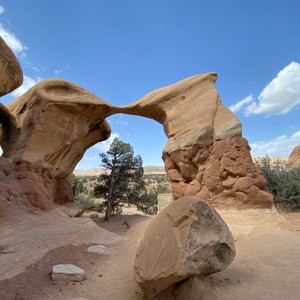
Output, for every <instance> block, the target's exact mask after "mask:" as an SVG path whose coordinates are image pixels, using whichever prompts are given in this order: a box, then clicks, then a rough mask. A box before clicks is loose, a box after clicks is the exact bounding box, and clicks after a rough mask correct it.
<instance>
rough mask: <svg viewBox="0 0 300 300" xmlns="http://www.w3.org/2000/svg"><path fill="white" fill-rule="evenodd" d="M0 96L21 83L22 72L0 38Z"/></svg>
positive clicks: (16, 60)
mask: <svg viewBox="0 0 300 300" xmlns="http://www.w3.org/2000/svg"><path fill="white" fill-rule="evenodd" d="M0 52H1V55H0V96H3V95H5V94H7V93H9V92H11V91H13V90H15V89H16V88H18V87H19V86H20V85H21V84H22V83H23V72H22V69H21V66H20V64H19V62H18V59H17V58H16V56H15V54H14V53H13V51H12V50H11V49H10V48H9V47H8V46H7V44H6V43H5V41H4V40H3V39H2V38H1V36H0Z"/></svg>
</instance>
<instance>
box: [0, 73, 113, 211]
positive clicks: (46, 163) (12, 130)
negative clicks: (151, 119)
mask: <svg viewBox="0 0 300 300" xmlns="http://www.w3.org/2000/svg"><path fill="white" fill-rule="evenodd" d="M1 109H2V110H1ZM0 110H1V112H2V115H6V116H7V117H6V118H5V119H3V120H2V125H1V135H0V136H1V146H2V149H3V154H2V158H1V164H0V177H1V179H2V180H1V182H0V195H1V196H2V197H1V198H3V197H4V198H5V199H7V200H9V201H10V203H7V202H6V201H3V202H2V205H0V212H1V206H2V211H4V210H5V209H3V207H4V206H6V207H7V206H9V207H10V206H11V205H17V203H24V206H25V207H26V206H27V207H33V208H34V209H42V210H47V209H50V208H51V207H53V204H54V202H55V203H59V204H62V203H64V202H69V201H73V196H72V192H71V186H70V184H69V182H68V180H67V178H68V176H69V175H70V174H72V172H73V170H74V168H75V166H76V164H77V163H78V162H79V161H80V159H81V158H82V156H83V155H84V153H85V151H86V149H88V148H89V147H90V146H92V145H94V144H95V143H97V142H99V141H103V140H106V139H107V138H108V137H109V136H110V127H109V125H108V123H107V122H106V121H105V119H104V116H106V115H108V113H109V112H110V110H111V106H110V105H109V104H107V103H106V102H105V101H104V100H102V99H101V98H99V97H97V96H95V95H93V94H92V93H90V92H88V91H86V90H85V89H83V88H81V87H79V86H77V85H75V84H73V83H70V82H68V81H65V80H60V79H51V80H46V81H44V82H41V83H39V84H37V85H35V86H34V87H33V88H31V89H30V90H28V91H27V92H26V93H25V94H23V95H22V96H21V97H19V98H17V99H15V100H14V101H12V102H11V103H9V104H8V105H7V107H4V106H3V107H0ZM18 206H20V205H18Z"/></svg>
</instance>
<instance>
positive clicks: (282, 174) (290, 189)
mask: <svg viewBox="0 0 300 300" xmlns="http://www.w3.org/2000/svg"><path fill="white" fill-rule="evenodd" d="M255 164H256V166H257V167H258V168H259V170H260V171H261V173H262V175H263V176H264V177H265V178H266V180H267V181H268V184H269V190H270V192H271V193H272V194H273V196H274V200H275V205H276V206H277V207H278V208H280V209H285V210H300V167H299V166H298V167H290V166H288V165H287V163H286V162H283V161H280V160H276V161H271V159H270V158H269V157H268V156H267V157H264V158H263V159H261V160H260V161H257V160H256V161H255Z"/></svg>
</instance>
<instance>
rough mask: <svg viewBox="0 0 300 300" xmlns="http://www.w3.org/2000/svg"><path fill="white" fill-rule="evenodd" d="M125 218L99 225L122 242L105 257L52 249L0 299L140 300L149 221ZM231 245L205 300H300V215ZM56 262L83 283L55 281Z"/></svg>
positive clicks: (0, 285) (0, 292) (2, 287)
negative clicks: (139, 272) (142, 244)
mask: <svg viewBox="0 0 300 300" xmlns="http://www.w3.org/2000/svg"><path fill="white" fill-rule="evenodd" d="M123 218H124V216H117V217H114V218H113V219H111V221H110V222H109V223H101V224H99V225H100V226H102V227H104V229H109V230H110V231H112V232H114V233H116V234H119V235H121V236H122V237H124V238H125V240H123V241H121V242H118V243H117V244H115V245H114V246H112V247H110V254H109V255H100V254H91V253H87V252H86V249H87V245H82V246H64V247H60V248H57V249H55V250H52V251H50V252H49V253H48V254H47V255H45V256H44V257H43V258H41V259H40V260H39V261H37V262H36V263H35V264H33V265H30V266H29V267H27V268H26V271H25V272H24V273H21V274H19V275H17V276H15V277H13V278H11V279H8V280H4V281H1V282H0V299H1V300H44V299H50V300H54V299H55V300H71V299H73V300H75V299H77V300H79V299H89V300H107V299H108V300H142V299H143V296H142V293H141V291H140V289H139V287H138V286H137V284H136V283H135V281H134V279H133V272H132V269H133V262H134V257H135V252H136V248H137V245H138V244H139V241H140V239H141V237H142V234H143V232H144V230H145V228H146V226H147V224H148V222H149V220H150V218H148V217H143V216H139V215H136V216H127V217H126V218H128V219H129V225H130V226H131V227H130V228H129V229H126V226H125V225H124V224H123V221H124V220H123ZM97 223H99V219H97ZM235 242H236V249H237V255H236V258H235V260H234V262H233V263H232V264H231V265H230V266H229V267H228V269H226V270H225V271H223V272H220V273H218V274H215V275H213V276H211V277H210V278H208V279H207V281H206V283H205V295H204V299H205V300H221V299H222V300H241V299H243V300H253V299H255V300H269V299H270V300H271V299H272V300H280V299H284V300H287V299H289V300H298V299H299V282H300V272H299V270H300V214H288V215H285V217H284V219H283V221H282V222H281V223H280V224H276V225H274V224H269V225H267V224H264V225H260V226H257V227H255V228H253V230H252V231H251V232H250V233H247V234H237V235H235ZM56 263H73V264H75V265H78V266H80V267H81V268H83V269H84V270H85V271H86V273H87V277H88V278H87V280H85V281H83V282H81V283H72V282H69V283H53V282H52V281H51V279H50V272H51V267H52V265H53V264H56ZM165 300H169V299H165ZM170 300H171V299H170Z"/></svg>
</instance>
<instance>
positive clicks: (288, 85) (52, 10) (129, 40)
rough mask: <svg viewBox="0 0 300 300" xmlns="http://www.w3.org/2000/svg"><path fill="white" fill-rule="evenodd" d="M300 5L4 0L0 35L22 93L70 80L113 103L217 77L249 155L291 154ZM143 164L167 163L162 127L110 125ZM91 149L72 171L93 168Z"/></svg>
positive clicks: (298, 86) (298, 84)
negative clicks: (17, 66)
mask: <svg viewBox="0 0 300 300" xmlns="http://www.w3.org/2000/svg"><path fill="white" fill-rule="evenodd" d="M299 15H300V1H298V0H282V1H279V0H272V1H271V0H264V1H261V0H260V1H258V0H252V1H242V0H228V1H224V0H215V1H201V0H185V1H179V0H178V1H177V0H152V1H146V0H127V1H123V0H110V1H100V0H99V1H96V0H94V1H92V0H84V1H81V0H76V1H74V0H73V1H71V0H43V1H36V0H26V1H20V0H8V1H2V0H0V35H1V36H2V37H3V38H4V39H5V40H6V42H7V43H8V44H9V45H10V47H11V48H12V49H13V50H14V52H15V53H16V55H17V56H18V58H19V61H20V63H21V66H22V68H23V73H24V79H25V80H24V85H23V86H22V87H21V88H20V89H18V90H16V91H14V92H13V93H11V94H10V95H6V96H5V97H2V98H1V101H2V102H3V103H4V104H7V103H8V102H10V101H11V100H12V99H13V98H15V97H17V96H18V95H20V94H22V93H23V92H24V91H26V89H28V88H29V87H31V86H32V85H34V84H35V83H37V82H38V81H41V80H43V79H48V78H53V77H58V78H63V79H66V80H70V81H72V82H74V83H76V84H78V85H80V86H82V87H84V88H86V89H88V90H90V91H91V92H93V93H95V94H96V95H98V96H100V97H101V98H103V99H104V100H106V101H108V102H110V103H112V104H115V105H125V104H128V103H130V102H133V101H136V100H138V99H139V98H141V97H142V96H144V95H145V94H147V93H148V92H150V91H152V90H154V89H157V88H159V87H162V86H166V85H169V84H172V83H175V82H177V81H179V80H181V79H184V78H186V77H189V76H192V75H195V74H200V73H206V72H217V73H218V76H219V77H218V81H217V83H216V87H217V89H218V91H219V93H220V95H221V98H222V101H223V103H224V105H225V106H227V107H229V108H230V109H232V110H233V111H234V112H235V114H236V115H237V116H238V118H239V119H240V120H241V122H242V124H243V136H244V137H245V138H247V139H248V141H249V143H250V145H251V147H252V155H253V156H265V155H269V156H287V155H289V154H290V152H291V151H292V149H293V148H294V147H295V146H296V145H299V144H300V120H299V115H300V38H299V36H300V22H299ZM108 122H109V123H110V125H111V128H112V132H113V134H112V137H119V138H120V139H121V140H123V141H126V142H130V143H131V144H132V146H133V148H134V150H135V153H136V154H140V155H141V156H142V158H143V161H144V165H145V166H149V165H163V162H162V160H161V153H162V149H163V148H164V145H165V143H166V141H167V138H166V137H165V135H164V132H163V129H162V126H161V125H160V124H158V123H156V122H155V121H153V120H149V119H146V118H141V117H134V116H127V115H115V116H112V117H110V118H108ZM108 146H109V142H102V143H100V144H97V145H95V146H94V147H92V148H90V149H89V150H88V151H87V152H86V154H85V156H84V158H83V159H82V160H81V162H80V163H79V164H78V166H77V168H80V169H82V168H95V167H99V164H100V159H99V155H98V154H99V152H101V151H105V150H106V149H107V147H108Z"/></svg>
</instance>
